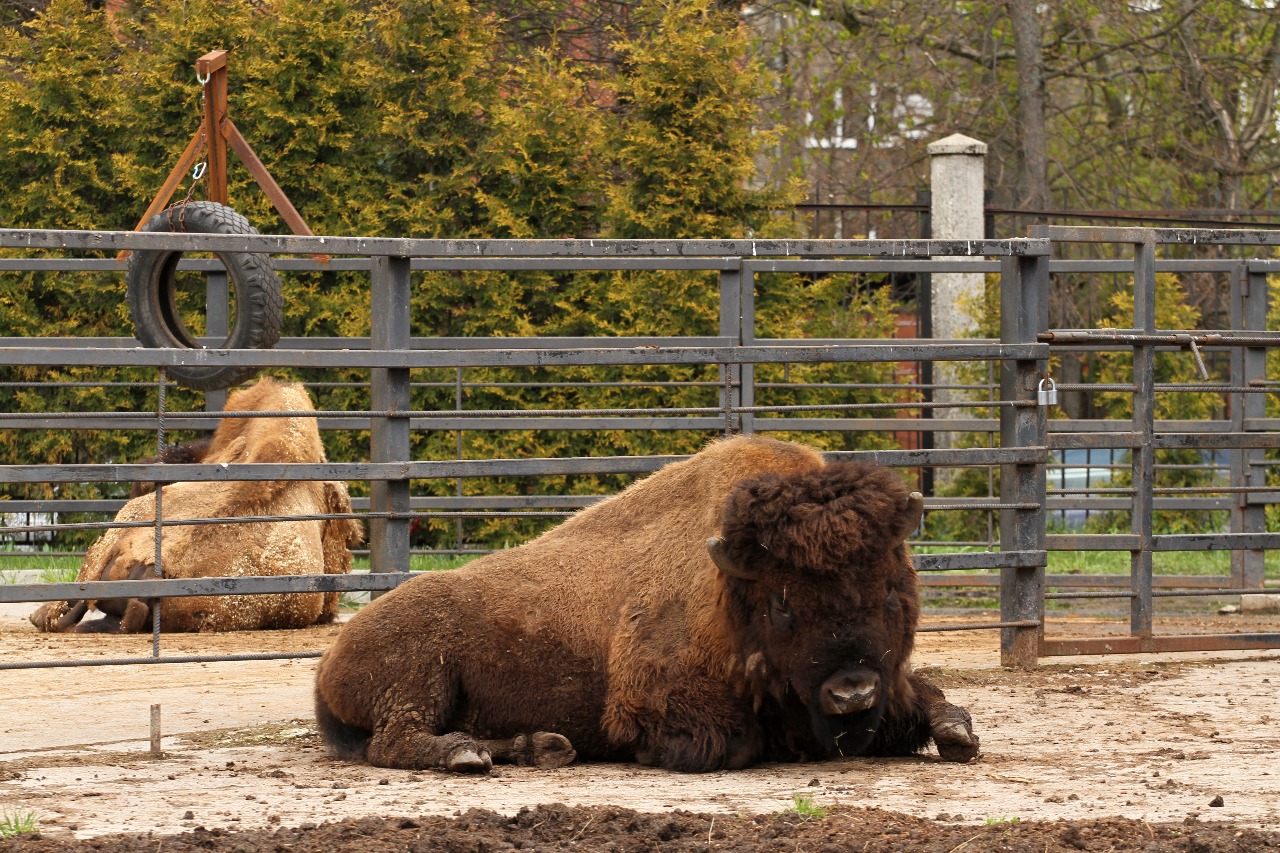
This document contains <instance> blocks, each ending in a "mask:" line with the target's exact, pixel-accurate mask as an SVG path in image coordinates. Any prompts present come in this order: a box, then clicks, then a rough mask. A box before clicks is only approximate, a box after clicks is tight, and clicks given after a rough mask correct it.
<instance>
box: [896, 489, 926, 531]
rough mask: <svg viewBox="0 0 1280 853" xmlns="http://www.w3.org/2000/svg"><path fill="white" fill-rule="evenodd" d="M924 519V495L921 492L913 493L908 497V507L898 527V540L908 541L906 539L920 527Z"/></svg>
mask: <svg viewBox="0 0 1280 853" xmlns="http://www.w3.org/2000/svg"><path fill="white" fill-rule="evenodd" d="M923 517H924V495H922V494H920V493H919V492H912V493H911V494H909V495H907V507H906V510H905V511H904V512H903V515H902V521H901V523H900V524H899V525H898V539H900V540H902V541H906V538H907V537H908V536H910V535H911V533H912V532H913V531H914V530H915V529H916V528H917V527H919V526H920V519H921V518H923Z"/></svg>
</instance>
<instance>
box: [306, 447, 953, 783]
mask: <svg viewBox="0 0 1280 853" xmlns="http://www.w3.org/2000/svg"><path fill="white" fill-rule="evenodd" d="M922 510H923V501H922V500H921V499H920V497H919V495H915V494H911V495H909V494H908V493H907V489H906V488H905V486H903V484H902V482H901V481H900V480H899V479H898V477H897V476H896V475H894V474H893V472H891V471H889V470H888V469H885V468H882V467H879V466H873V465H866V464H861V463H835V464H826V463H825V462H824V461H823V459H822V457H821V456H820V455H819V454H818V453H816V452H815V451H813V450H811V449H809V448H806V447H803V446H800V445H796V444H791V443H787V442H780V441H775V440H772V439H767V438H759V437H737V438H731V439H726V440H723V441H719V442H715V443H713V444H712V445H710V446H709V447H708V448H707V449H705V450H703V451H702V452H701V453H698V454H696V455H695V456H693V457H692V458H690V459H688V460H686V461H684V462H680V463H676V464H673V465H669V466H667V467H665V468H663V469H662V470H661V471H659V472H657V473H656V474H654V475H652V476H651V477H648V478H647V479H645V480H642V481H640V482H638V483H636V484H635V485H633V486H631V487H630V488H628V489H627V490H625V491H623V492H622V493H621V494H618V495H615V496H614V497H612V498H610V499H608V500H606V501H602V502H601V503H599V504H596V505H595V506H593V507H591V508H589V509H587V510H584V511H583V512H581V513H579V514H578V515H576V516H575V517H573V518H572V519H570V520H568V521H566V522H565V523H564V524H562V525H560V526H559V527H557V528H555V529H553V530H551V531H548V532H547V533H545V534H543V535H542V536H540V537H538V538H537V539H535V540H533V541H532V542H529V543H527V544H525V545H523V546H521V547H519V548H514V549H511V550H509V551H502V552H498V553H495V554H492V555H489V556H488V557H485V558H483V559H480V560H477V561H475V562H473V563H471V564H470V565H468V566H467V567H465V568H462V569H458V570H455V571H452V572H442V573H438V574H433V575H427V576H422V577H418V578H415V579H414V580H412V581H410V582H408V583H406V584H404V585H402V586H401V587H400V588H398V589H397V590H395V591H394V592H392V593H390V594H388V595H385V596H383V597H381V598H379V599H378V600H376V601H374V602H373V603H372V604H370V605H369V606H368V607H366V608H365V609H364V610H363V611H361V612H360V613H359V614H357V616H356V617H355V618H353V619H352V620H351V622H350V623H348V624H347V625H345V626H344V627H343V629H342V631H341V633H340V634H339V636H338V638H337V640H336V641H335V643H334V645H333V647H332V648H331V649H329V650H328V651H327V652H326V653H325V655H324V657H323V658H322V659H321V661H320V665H319V668H318V671H317V678H316V718H317V720H318V722H319V726H320V731H321V734H322V736H323V738H324V740H325V743H326V744H327V746H328V748H329V750H330V752H331V754H332V755H334V756H335V757H338V758H343V759H350V760H362V761H368V762H370V763H372V764H375V765H379V766H389V767H403V768H442V769H448V770H454V771H478V772H483V771H486V770H488V768H489V767H490V766H491V764H492V763H493V762H495V761H507V762H515V763H523V764H533V765H537V766H542V767H556V766H561V765H563V764H567V763H568V762H570V761H572V760H573V759H574V758H575V757H578V758H582V759H585V760H627V759H634V760H637V761H640V762H642V763H648V764H655V765H658V766H662V767H666V768H669V769H673V770H682V771H694V772H702V771H711V770H717V769H722V768H740V767H745V766H748V765H750V764H752V763H755V762H757V761H762V760H784V761H788V760H806V759H818V758H828V757H836V756H842V755H843V756H851V755H863V754H874V755H906V754H911V753H914V752H917V751H919V750H921V749H923V748H924V747H925V746H926V745H927V744H928V742H929V741H930V740H933V742H934V743H935V744H936V746H937V748H938V752H939V755H940V756H942V757H943V758H944V759H947V760H954V761H967V760H970V759H972V758H974V757H976V755H977V754H978V738H977V737H976V736H975V735H974V734H973V730H972V724H971V721H970V720H969V716H968V714H967V713H966V712H965V711H964V709H962V708H958V707H957V706H954V705H951V704H949V703H947V702H946V699H945V697H944V696H943V695H942V692H941V691H940V690H938V689H937V688H936V687H934V686H933V685H931V684H929V683H928V682H926V681H924V680H923V679H921V678H920V677H919V676H916V675H913V674H911V672H910V668H909V664H908V661H909V657H910V653H911V647H912V644H913V639H914V633H915V626H916V621H917V619H918V616H919V601H918V594H917V591H916V579H915V572H914V570H913V568H912V565H911V560H910V554H909V551H908V549H907V546H906V544H905V539H906V537H907V536H908V535H909V534H910V533H911V532H912V530H914V528H915V527H916V525H917V524H918V522H919V519H920V515H921V512H922Z"/></svg>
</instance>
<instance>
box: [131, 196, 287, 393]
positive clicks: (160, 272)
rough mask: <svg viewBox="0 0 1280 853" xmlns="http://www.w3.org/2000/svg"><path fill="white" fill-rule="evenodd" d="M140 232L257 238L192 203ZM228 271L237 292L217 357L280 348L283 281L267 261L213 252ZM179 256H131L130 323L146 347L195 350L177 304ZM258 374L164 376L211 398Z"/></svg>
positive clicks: (186, 369) (234, 216)
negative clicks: (226, 351) (238, 351)
mask: <svg viewBox="0 0 1280 853" xmlns="http://www.w3.org/2000/svg"><path fill="white" fill-rule="evenodd" d="M142 230H143V231H168V232H178V233H184V234H257V233H258V230H257V229H256V228H254V227H253V226H252V225H250V224H249V220H247V219H245V218H244V217H243V216H241V215H240V214H239V213H236V212H235V211H234V210H232V209H231V208H229V207H226V206H224V205H221V204H217V203H216V202H212V201H192V202H187V203H185V204H177V205H174V206H173V207H170V208H169V209H168V210H164V211H161V212H160V213H157V214H156V215H155V216H153V217H151V220H150V221H149V222H148V223H147V224H146V225H145V226H143V228H142ZM214 254H215V255H217V257H218V259H219V260H220V261H222V264H223V266H225V267H226V269H227V276H228V277H229V279H230V285H231V287H233V288H234V290H235V316H233V317H232V318H230V319H231V331H230V333H229V334H228V335H227V339H226V340H225V341H223V342H222V343H221V344H220V345H219V346H218V348H219V349H270V348H271V347H273V346H275V344H276V342H277V341H279V340H280V319H281V316H282V314H283V310H284V298H283V297H282V296H281V295H280V277H279V276H277V275H276V271H275V269H274V268H273V267H272V266H271V258H270V256H268V255H265V254H253V253H246V252H215V253H214ZM181 257H182V252H179V251H155V250H148V251H136V252H133V253H132V254H131V255H130V256H129V267H128V272H127V273H126V275H125V281H126V282H127V284H128V298H129V315H130V317H132V319H133V328H134V335H135V336H136V337H137V339H138V340H139V341H140V342H141V343H142V345H143V346H146V347H169V348H181V349H200V344H199V343H198V342H197V341H196V339H195V336H193V335H192V334H191V332H190V331H188V330H187V327H186V325H185V324H184V323H183V322H182V315H181V314H180V313H179V311H178V304H177V267H178V260H179V259H180V258H181ZM259 370H260V368H258V367H241V366H230V367H192V366H186V365H179V366H174V367H170V368H169V376H170V377H172V378H173V379H174V381H176V382H177V383H178V384H179V385H183V386H185V387H187V388H194V389H196V390H198V391H216V390H220V389H223V388H230V387H231V386H233V385H239V384H240V383H242V382H244V381H246V380H248V379H251V378H253V376H254V375H255V374H256V373H257V372H258V371H259Z"/></svg>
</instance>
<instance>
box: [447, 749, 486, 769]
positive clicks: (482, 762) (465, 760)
mask: <svg viewBox="0 0 1280 853" xmlns="http://www.w3.org/2000/svg"><path fill="white" fill-rule="evenodd" d="M445 766H446V767H447V768H448V769H449V770H451V771H453V772H454V773H488V772H489V771H490V770H491V769H492V768H493V761H492V760H490V758H489V752H488V750H483V749H482V750H480V751H479V752H477V751H476V750H474V749H472V748H470V747H466V746H462V747H458V748H457V749H455V750H454V751H453V752H451V753H449V758H448V760H447V761H445Z"/></svg>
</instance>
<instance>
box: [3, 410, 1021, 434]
mask: <svg viewBox="0 0 1280 853" xmlns="http://www.w3.org/2000/svg"><path fill="white" fill-rule="evenodd" d="M764 408H766V409H767V408H768V407H764ZM717 411H718V412H720V413H721V414H720V416H718V417H685V416H673V417H653V416H636V417H625V418H614V417H582V418H473V417H467V418H456V417H443V418H440V417H429V418H413V419H411V420H410V421H409V428H410V429H412V430H428V429H434V430H450V431H457V430H462V431H466V432H497V431H503V430H565V431H573V430H590V431H598V430H703V431H707V430H710V431H715V432H720V431H723V430H724V417H723V412H724V409H723V408H721V409H718V410H717ZM158 423H159V419H158V418H157V417H156V416H155V415H147V416H146V417H145V418H142V419H135V418H117V417H114V416H106V417H101V418H62V417H60V416H50V417H47V418H38V417H37V418H31V419H28V418H27V417H25V416H24V417H21V418H9V417H6V416H5V415H0V429H51V430H103V429H118V430H127V429H135V430H144V429H152V430H154V429H155V427H156V426H157V425H158ZM164 424H165V429H166V430H212V429H213V428H214V426H216V424H214V423H213V422H212V421H210V420H206V419H203V418H186V417H184V416H183V414H182V413H178V414H175V415H170V414H166V415H165V421H164ZM317 426H319V428H320V429H321V430H322V431H332V430H366V429H369V427H370V421H369V420H367V419H358V418H320V419H319V420H318V422H317ZM999 428H1000V422H999V421H998V420H995V419H994V418H945V419H943V418H938V419H933V418H927V419H926V418H864V417H845V418H799V417H785V418H771V417H757V418H756V420H755V431H756V432H770V431H772V432H781V431H786V432H828V431H830V432H916V433H931V432H996V431H997V430H999Z"/></svg>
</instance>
